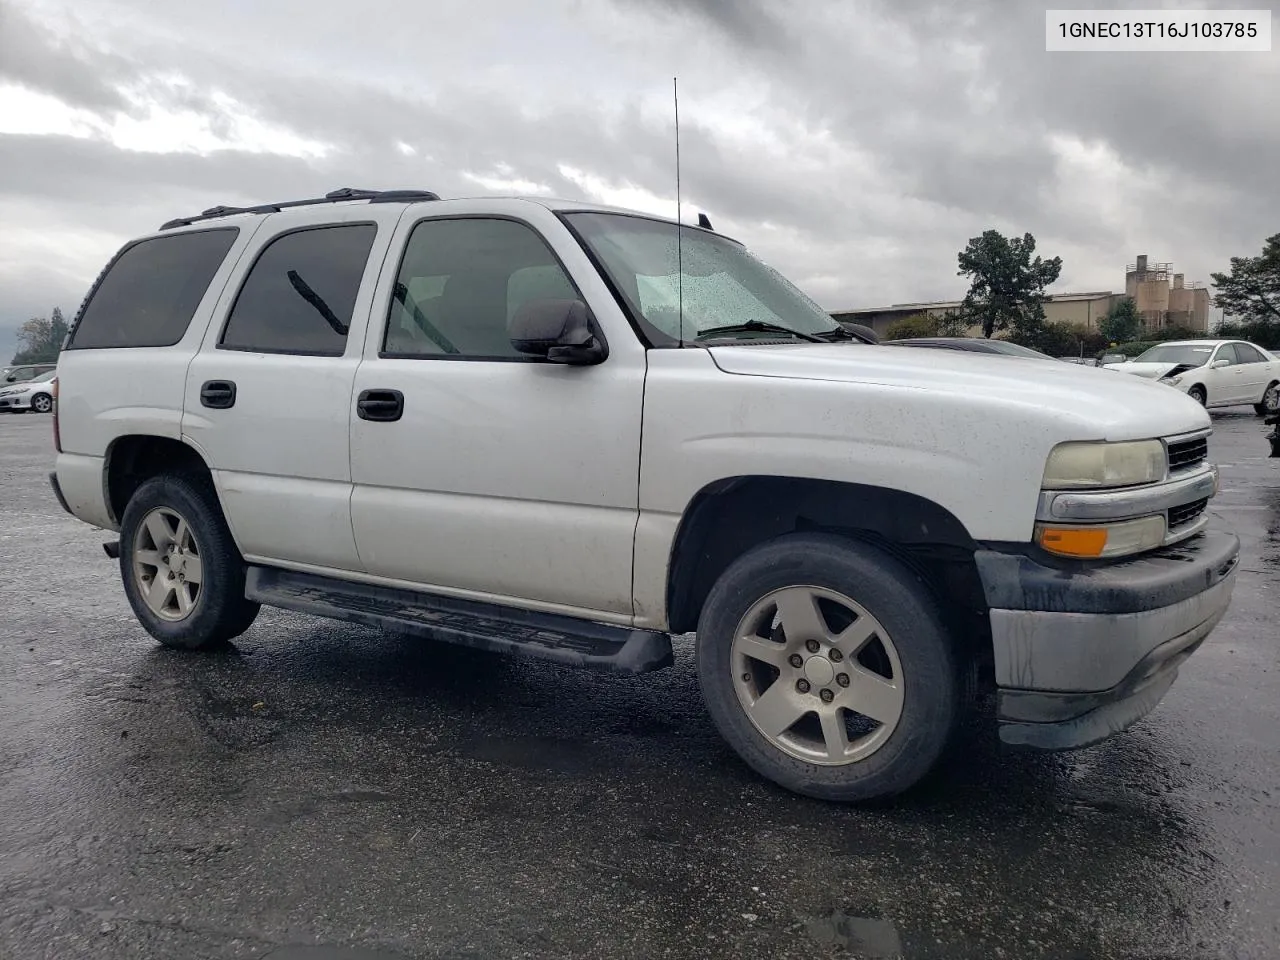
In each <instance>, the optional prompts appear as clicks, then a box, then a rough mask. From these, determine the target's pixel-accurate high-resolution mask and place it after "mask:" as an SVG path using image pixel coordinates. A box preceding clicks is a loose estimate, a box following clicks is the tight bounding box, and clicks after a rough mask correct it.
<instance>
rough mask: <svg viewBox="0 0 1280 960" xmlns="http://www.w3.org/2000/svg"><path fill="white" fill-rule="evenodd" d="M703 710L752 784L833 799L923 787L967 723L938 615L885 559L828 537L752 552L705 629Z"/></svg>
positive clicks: (706, 614) (728, 578)
mask: <svg viewBox="0 0 1280 960" xmlns="http://www.w3.org/2000/svg"><path fill="white" fill-rule="evenodd" d="M697 654H698V679H699V682H700V685H701V687H702V693H703V698H704V700H705V701H706V704H707V710H708V712H709V713H710V714H711V718H712V720H713V721H714V723H715V725H716V727H717V729H718V730H719V731H720V733H721V735H722V736H723V737H724V738H725V740H727V741H728V743H729V745H730V746H732V747H733V749H734V750H735V751H736V752H737V753H738V755H739V756H740V757H741V758H742V759H743V760H744V761H746V763H747V764H748V765H749V766H751V767H752V768H753V769H754V770H755V771H756V772H757V773H760V774H761V775H762V776H764V777H767V778H768V779H770V780H772V781H774V782H775V783H778V784H780V785H781V786H784V787H786V788H787V789H789V790H793V791H795V792H796V793H800V794H804V795H806V796H810V797H816V798H819V799H824V800H837V801H846V802H849V801H861V800H870V799H874V798H880V797H887V796H892V795H894V794H898V793H901V792H902V791H904V790H907V789H908V788H910V787H911V786H913V785H914V784H916V783H917V782H918V781H919V780H920V779H921V778H923V777H924V776H925V775H926V774H927V773H928V772H929V770H930V769H931V768H932V767H933V766H934V764H935V763H936V762H937V760H938V759H939V757H940V756H941V754H942V751H943V749H944V748H945V746H946V744H947V742H948V740H949V739H950V737H951V734H952V731H953V729H954V728H955V724H956V718H957V713H958V687H959V683H958V675H959V674H958V670H957V667H956V660H955V654H954V651H953V648H952V644H951V642H950V639H949V637H948V636H947V633H946V630H945V629H944V627H943V625H942V618H941V615H940V613H939V609H938V605H937V602H936V601H935V599H934V598H933V596H932V594H931V593H930V592H929V590H928V589H927V588H926V586H925V585H924V583H923V582H922V581H921V580H920V578H919V577H918V576H916V575H915V574H914V573H913V572H912V571H911V570H910V569H909V568H908V567H907V566H906V565H905V564H903V563H902V562H900V561H899V560H897V559H895V558H894V557H892V556H891V555H889V554H888V553H885V552H883V551H881V550H878V549H876V548H874V547H871V546H868V545H866V544H862V543H859V542H856V541H852V540H846V539H844V538H841V537H836V536H831V535H827V534H791V535H788V536H785V537H781V538H779V539H778V540H774V541H772V542H770V543H767V544H764V545H762V546H760V547H756V548H755V549H753V550H751V551H749V552H748V553H746V554H744V555H743V556H742V557H740V558H739V559H738V560H737V561H735V562H734V563H733V564H732V565H731V566H730V567H729V569H728V570H726V571H725V573H724V574H723V575H722V576H721V578H720V579H719V581H717V583H716V585H715V586H714V587H713V588H712V590H711V593H710V595H709V596H708V598H707V602H706V604H705V605H704V607H703V611H702V616H701V618H700V619H699V622H698V639H697Z"/></svg>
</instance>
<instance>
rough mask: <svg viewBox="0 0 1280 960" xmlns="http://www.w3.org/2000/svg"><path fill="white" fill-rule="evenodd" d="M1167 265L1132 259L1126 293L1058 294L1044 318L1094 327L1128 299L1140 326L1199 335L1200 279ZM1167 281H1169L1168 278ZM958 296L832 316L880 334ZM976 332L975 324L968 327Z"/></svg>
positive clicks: (945, 308) (1204, 321)
mask: <svg viewBox="0 0 1280 960" xmlns="http://www.w3.org/2000/svg"><path fill="white" fill-rule="evenodd" d="M1169 268H1170V264H1167V263H1158V264H1152V265H1148V263H1147V258H1146V256H1145V255H1143V256H1140V257H1138V258H1137V262H1136V263H1133V264H1130V265H1129V267H1128V268H1127V270H1126V271H1125V292H1124V293H1112V292H1111V291H1109V290H1095V291H1088V292H1084V293H1058V294H1053V295H1051V296H1050V298H1049V302H1048V303H1046V304H1045V305H1044V314H1045V320H1046V321H1047V322H1049V323H1069V324H1071V325H1072V326H1076V327H1081V328H1083V329H1085V330H1096V329H1097V327H1098V321H1099V320H1100V319H1101V318H1102V317H1105V316H1106V315H1107V313H1108V312H1109V311H1110V310H1111V308H1112V307H1113V306H1114V305H1115V304H1117V303H1118V302H1120V301H1121V300H1122V299H1124V298H1125V297H1126V296H1128V297H1132V298H1133V299H1134V301H1135V303H1136V304H1137V307H1138V313H1139V315H1140V316H1141V317H1142V323H1143V327H1144V328H1145V329H1147V330H1154V329H1156V328H1158V327H1162V326H1164V327H1188V328H1190V329H1191V330H1195V331H1197V332H1199V333H1208V332H1209V304H1210V301H1209V291H1208V290H1206V289H1205V287H1204V284H1202V283H1193V284H1191V285H1190V286H1187V285H1186V283H1185V282H1184V277H1183V275H1182V274H1180V273H1174V274H1171V273H1170V270H1169ZM1171 279H1172V285H1171V284H1170V280H1171ZM960 304H961V301H959V300H933V301H928V302H925V303H895V304H891V305H889V306H887V307H855V308H853V309H850V310H833V311H831V316H832V317H834V318H835V319H836V320H843V321H846V322H851V323H862V324H866V325H867V326H869V327H871V329H873V330H875V332H876V333H877V334H879V335H880V336H882V337H883V336H884V335H885V334H886V332H887V331H888V329H889V326H890V325H891V324H893V323H895V322H896V321H898V320H905V319H906V318H907V317H913V316H916V315H917V314H921V313H927V314H928V315H929V316H931V317H938V318H942V317H944V316H946V315H947V314H948V313H951V312H954V311H957V310H959V309H960ZM970 329H971V332H976V330H977V328H976V327H974V328H970Z"/></svg>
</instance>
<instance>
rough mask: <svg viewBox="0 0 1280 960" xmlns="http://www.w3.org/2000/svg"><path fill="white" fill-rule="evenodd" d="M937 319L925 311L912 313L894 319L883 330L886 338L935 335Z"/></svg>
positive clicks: (901, 338) (903, 338)
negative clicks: (887, 327) (899, 318)
mask: <svg viewBox="0 0 1280 960" xmlns="http://www.w3.org/2000/svg"><path fill="white" fill-rule="evenodd" d="M937 335H938V321H937V320H935V319H934V318H933V317H931V316H929V314H927V313H913V314H912V315H911V316H909V317H903V318H902V319H901V320H895V321H893V323H891V324H889V329H888V330H886V331H885V334H884V338H885V339H886V340H907V339H909V338H911V337H936V336H937Z"/></svg>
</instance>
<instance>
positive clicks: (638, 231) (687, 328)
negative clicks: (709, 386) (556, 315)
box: [565, 213, 843, 342]
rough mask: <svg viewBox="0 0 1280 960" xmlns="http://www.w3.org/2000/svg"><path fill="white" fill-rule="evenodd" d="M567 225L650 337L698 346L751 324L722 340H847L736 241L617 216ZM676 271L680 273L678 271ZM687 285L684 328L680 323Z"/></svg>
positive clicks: (572, 217)
mask: <svg viewBox="0 0 1280 960" xmlns="http://www.w3.org/2000/svg"><path fill="white" fill-rule="evenodd" d="M565 219H566V220H568V221H569V223H570V224H571V225H572V226H573V227H574V229H576V230H577V231H578V233H579V234H580V235H581V237H582V238H583V240H584V241H585V242H586V244H587V246H588V247H589V248H590V249H591V252H592V253H594V254H595V256H596V257H597V259H598V260H599V261H600V263H601V265H602V266H603V267H604V270H605V272H606V273H607V274H608V275H609V278H610V279H611V280H612V281H613V283H614V285H615V286H616V287H617V288H618V289H619V290H620V291H621V292H622V295H623V297H625V298H626V300H627V302H628V303H629V305H630V306H631V309H632V311H633V312H634V313H635V315H636V316H638V317H641V318H643V319H644V320H645V321H646V322H647V325H648V327H649V328H650V331H649V332H650V334H651V335H652V334H653V333H654V332H656V333H657V334H658V335H659V337H660V338H665V339H666V340H668V341H673V342H674V341H677V340H680V339H684V340H694V339H698V338H699V337H700V336H703V334H704V331H708V330H716V329H717V328H721V327H734V326H737V325H739V324H751V325H752V326H754V327H756V328H757V329H751V330H739V331H717V332H716V333H715V334H714V336H715V337H716V338H717V339H719V338H721V337H724V338H733V339H744V340H745V339H775V340H776V339H777V338H778V337H785V336H787V334H786V333H785V332H779V331H778V330H768V329H759V328H760V327H764V326H766V325H768V326H773V327H783V328H785V329H786V330H791V331H794V332H795V333H797V334H799V335H801V336H804V335H809V336H813V335H815V334H829V333H835V332H843V331H842V328H841V327H840V325H839V324H838V323H836V322H835V320H833V319H832V318H831V315H830V314H828V313H827V312H826V311H825V310H823V309H822V308H821V307H820V306H818V305H817V304H816V303H814V302H813V301H812V300H810V299H809V298H808V297H807V296H805V295H804V294H803V293H801V292H800V291H799V290H798V289H796V287H795V286H793V285H792V284H791V283H790V282H789V281H788V280H786V279H785V278H784V277H783V276H782V275H781V274H780V273H778V272H777V271H776V270H774V269H773V268H772V267H769V266H767V265H766V264H764V263H762V262H761V261H760V260H757V259H756V258H755V257H753V256H752V255H751V254H750V253H748V252H747V250H746V248H745V247H743V246H742V245H740V244H738V243H735V242H734V241H732V240H728V239H725V238H724V237H720V236H717V235H716V234H713V233H708V232H707V231H705V230H702V229H699V228H696V227H685V228H684V229H683V244H682V245H683V250H681V251H679V255H677V243H676V226H675V224H673V223H670V222H667V221H662V220H648V219H646V218H644V217H634V216H627V215H625V214H612V213H571V214H568V215H566V217H565ZM677 264H679V266H677ZM681 277H683V286H684V291H683V299H684V323H683V336H682V325H681V319H680V300H681V291H680V279H681Z"/></svg>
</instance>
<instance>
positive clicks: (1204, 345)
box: [1111, 340, 1280, 416]
mask: <svg viewBox="0 0 1280 960" xmlns="http://www.w3.org/2000/svg"><path fill="white" fill-rule="evenodd" d="M1111 369H1112V370H1121V371H1123V372H1125V373H1131V374H1134V375H1135V376H1139V377H1146V378H1148V379H1150V380H1159V381H1160V382H1161V383H1167V384H1168V385H1169V386H1171V387H1177V388H1178V389H1179V390H1181V391H1182V392H1183V393H1185V394H1188V395H1189V396H1191V397H1194V398H1195V399H1196V400H1199V401H1200V402H1201V403H1202V404H1204V405H1205V406H1206V407H1231V406H1236V405H1238V404H1246V403H1248V404H1252V405H1253V408H1254V410H1256V411H1257V412H1258V414H1259V415H1260V416H1261V415H1262V414H1264V413H1266V412H1268V410H1275V409H1280V358H1277V357H1275V356H1274V355H1273V354H1271V353H1269V352H1267V351H1266V350H1263V349H1262V348H1261V347H1257V346H1254V345H1253V344H1252V343H1245V342H1244V341H1243V340H1170V341H1169V342H1168V343H1162V344H1159V345H1158V346H1154V347H1152V348H1151V349H1150V350H1148V351H1147V352H1146V353H1143V354H1139V355H1138V356H1137V357H1135V358H1134V359H1133V360H1131V361H1130V362H1129V363H1118V364H1115V365H1114V366H1112V367H1111Z"/></svg>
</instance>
